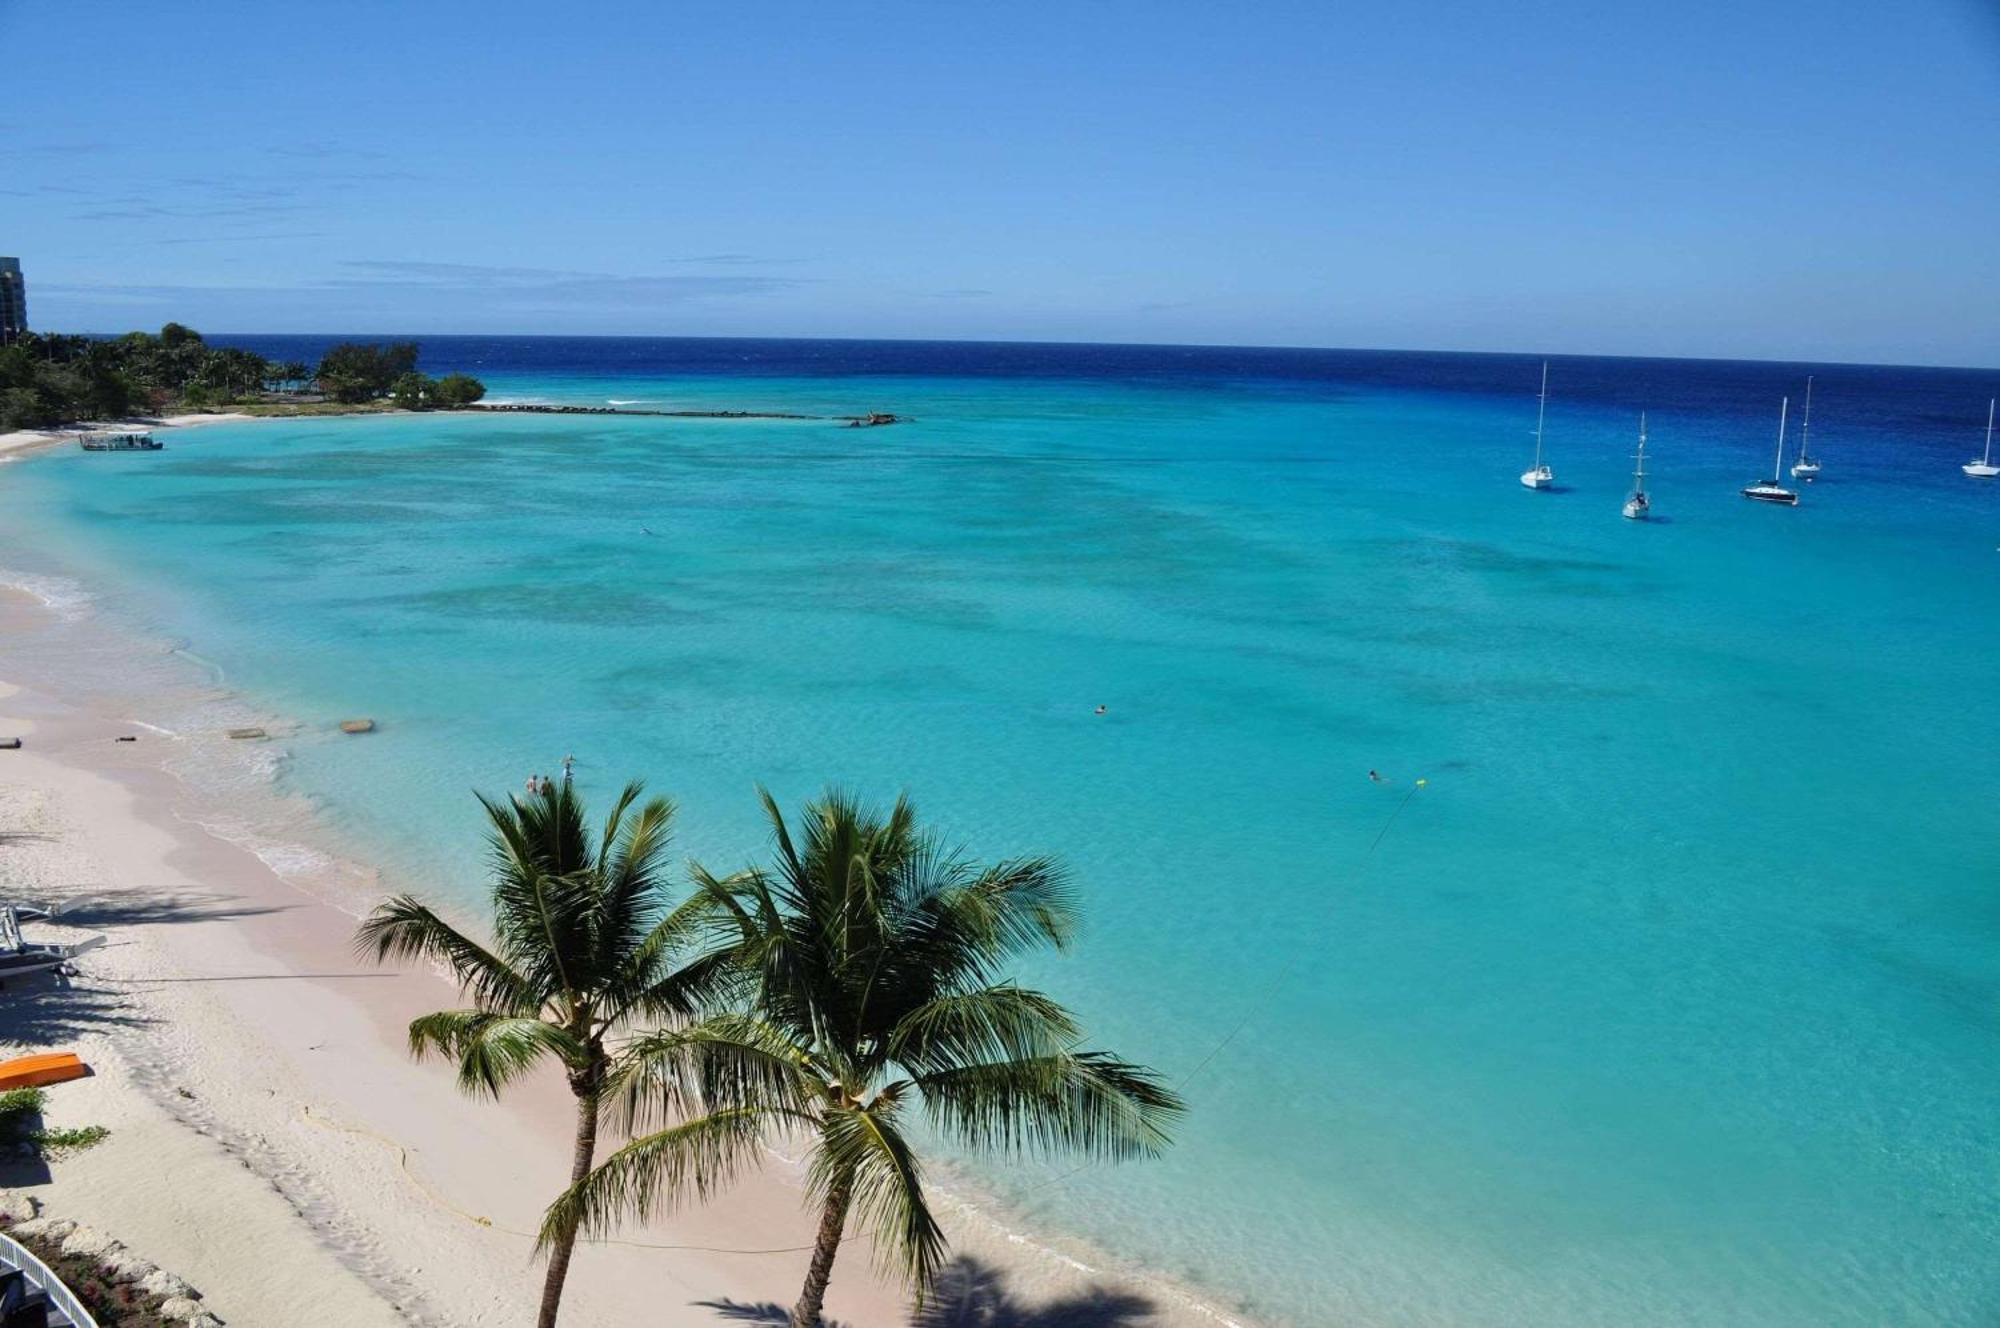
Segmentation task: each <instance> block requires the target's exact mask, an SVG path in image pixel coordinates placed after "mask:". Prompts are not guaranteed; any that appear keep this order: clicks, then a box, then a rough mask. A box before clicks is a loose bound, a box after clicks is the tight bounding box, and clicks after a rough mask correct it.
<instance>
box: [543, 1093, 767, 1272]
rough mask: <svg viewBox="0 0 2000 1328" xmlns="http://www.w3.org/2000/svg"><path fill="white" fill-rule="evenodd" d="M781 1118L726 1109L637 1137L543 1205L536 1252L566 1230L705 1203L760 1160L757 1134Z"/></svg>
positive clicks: (598, 1229) (757, 1110)
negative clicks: (695, 1201)
mask: <svg viewBox="0 0 2000 1328" xmlns="http://www.w3.org/2000/svg"><path fill="white" fill-rule="evenodd" d="M782 1117H783V1113H780V1112H774V1111H770V1110H765V1109H761V1108H756V1107H730V1108H726V1109H723V1110H720V1111H712V1112H709V1113H707V1114H706V1115H702V1116H698V1117H696V1118H694V1119H693V1120H689V1121H683V1122H681V1123H680V1124H677V1125H673V1126H670V1127H668V1128H667V1129H664V1130H658V1131H655V1132H654V1133H652V1134H646V1135H641V1136H640V1137H639V1138H636V1139H634V1140H632V1141H631V1142H630V1143H628V1144H626V1145H625V1146H624V1147H623V1148H620V1149H619V1150H618V1151H617V1152H615V1153H613V1154H611V1156H609V1157H607V1158H605V1159H604V1161H603V1163H602V1164H600V1165H599V1166H598V1167H597V1168H596V1169H595V1170H593V1171H592V1172H591V1173H590V1174H589V1175H588V1176H585V1177H584V1178H583V1179H582V1180H580V1181H578V1182H577V1183H576V1184H575V1185H573V1186H571V1187H570V1188H569V1189H568V1190H566V1191H564V1192H563V1194H562V1195H561V1196H560V1197H559V1198H557V1199H556V1201H555V1202H554V1203H553V1204H550V1205H549V1208H548V1211H547V1213H545V1214H544V1215H543V1218H542V1229H541V1234H540V1236H539V1238H538V1239H537V1241H536V1249H538V1250H540V1249H544V1248H546V1247H547V1246H548V1245H549V1243H550V1242H551V1241H553V1240H555V1239H557V1238H558V1237H560V1236H561V1235H563V1234H565V1233H566V1232H569V1231H573V1230H574V1231H583V1232H602V1231H605V1230H607V1229H609V1228H610V1227H612V1226H615V1225H616V1224H617V1223H618V1221H619V1220H620V1219H621V1218H625V1217H641V1218H643V1217H650V1216H652V1215H654V1214H656V1213H659V1212H661V1211H664V1210H666V1209H668V1208H671V1207H673V1206H675V1205H677V1204H680V1203H682V1202H685V1201H686V1200H687V1199H688V1198H689V1197H693V1198H696V1199H702V1200H706V1199H707V1198H708V1197H709V1196H710V1195H712V1194H714V1193H716V1192H717V1191H719V1190H721V1189H722V1188H724V1187H725V1186H727V1185H728V1184H729V1183H730V1182H731V1181H733V1180H735V1179H736V1177H737V1176H738V1175H739V1174H741V1173H742V1172H743V1170H744V1169H745V1168H747V1167H750V1166H753V1165H755V1164H756V1162H757V1161H758V1158H759V1156H760V1148H759V1144H760V1142H761V1140H762V1138H763V1134H764V1130H765V1128H766V1126H767V1125H768V1124H770V1123H771V1122H773V1121H774V1120H782Z"/></svg>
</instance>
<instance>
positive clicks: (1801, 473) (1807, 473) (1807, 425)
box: [1792, 377, 1819, 484]
mask: <svg viewBox="0 0 2000 1328" xmlns="http://www.w3.org/2000/svg"><path fill="white" fill-rule="evenodd" d="M1811 432H1812V379H1811V378H1810V377H1808V378H1807V379H1806V413H1805V418H1803V419H1801V420H1800V421H1799V459H1798V460H1797V461H1794V462H1793V463H1792V478H1793V479H1795V480H1804V481H1806V482H1807V483H1808V484H1810V483H1811V482H1812V477H1813V476H1815V475H1817V474H1819V462H1817V461H1815V460H1813V459H1812V458H1811V457H1810V456H1808V455H1806V435H1807V434H1809V433H1811Z"/></svg>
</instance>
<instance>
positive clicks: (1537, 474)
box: [1521, 360, 1556, 489]
mask: <svg viewBox="0 0 2000 1328" xmlns="http://www.w3.org/2000/svg"><path fill="white" fill-rule="evenodd" d="M1538 400H1539V401H1540V404H1539V405H1537V406H1536V407H1535V464H1534V465H1532V466H1530V467H1529V468H1528V469H1526V470H1524V471H1522V472H1521V483H1523V484H1525V485H1527V486H1528V487H1529V488H1530V489H1546V488H1548V487H1549V486H1550V485H1552V484H1554V483H1555V482H1556V473H1555V472H1554V471H1553V470H1550V469H1549V468H1548V465H1547V464H1546V463H1545V462H1543V460H1542V422H1543V421H1544V420H1545V419H1547V418H1548V413H1549V362H1548V361H1547V360H1543V361H1542V395H1541V396H1540V398H1539V399H1538Z"/></svg>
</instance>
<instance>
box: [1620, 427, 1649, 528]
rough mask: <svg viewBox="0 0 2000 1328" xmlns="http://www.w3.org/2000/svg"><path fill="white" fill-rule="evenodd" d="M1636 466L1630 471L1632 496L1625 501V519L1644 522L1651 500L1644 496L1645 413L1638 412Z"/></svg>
mask: <svg viewBox="0 0 2000 1328" xmlns="http://www.w3.org/2000/svg"><path fill="white" fill-rule="evenodd" d="M1638 462H1639V464H1638V466H1637V467H1636V468H1634V469H1633V471H1632V496H1631V497H1630V498H1627V499H1626V500H1625V519H1626V520H1627V521H1644V520H1645V519H1646V517H1647V515H1648V514H1649V513H1651V512H1652V510H1653V500H1652V499H1650V498H1648V497H1647V496H1646V412H1644V411H1640V412H1639V456H1638Z"/></svg>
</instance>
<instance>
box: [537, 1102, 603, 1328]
mask: <svg viewBox="0 0 2000 1328" xmlns="http://www.w3.org/2000/svg"><path fill="white" fill-rule="evenodd" d="M596 1154H597V1092H596V1090H595V1089H591V1090H589V1091H585V1092H580V1093H578V1094H577V1095H576V1154H575V1156H574V1157H573V1158H572V1159H571V1161H570V1166H569V1183H570V1186H571V1188H575V1187H576V1186H577V1185H579V1184H581V1183H582V1182H583V1178H584V1177H585V1176H588V1175H589V1174H590V1164H591V1162H592V1161H593V1160H594V1159H595V1157H596ZM575 1249H576V1227H575V1226H573V1225H572V1226H570V1227H567V1228H566V1229H564V1230H563V1231H562V1233H561V1234H559V1235H558V1236H557V1237H556V1238H555V1239H554V1240H553V1241H551V1242H549V1271H548V1276H547V1277H545V1278H543V1279H542V1308H541V1312H540V1313H539V1314H537V1315H536V1316H535V1328H556V1308H557V1306H559V1305H560V1304H561V1303H562V1293H563V1279H564V1278H566V1277H568V1276H569V1256H570V1254H571V1253H572V1252H573V1251H574V1250H575Z"/></svg>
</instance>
